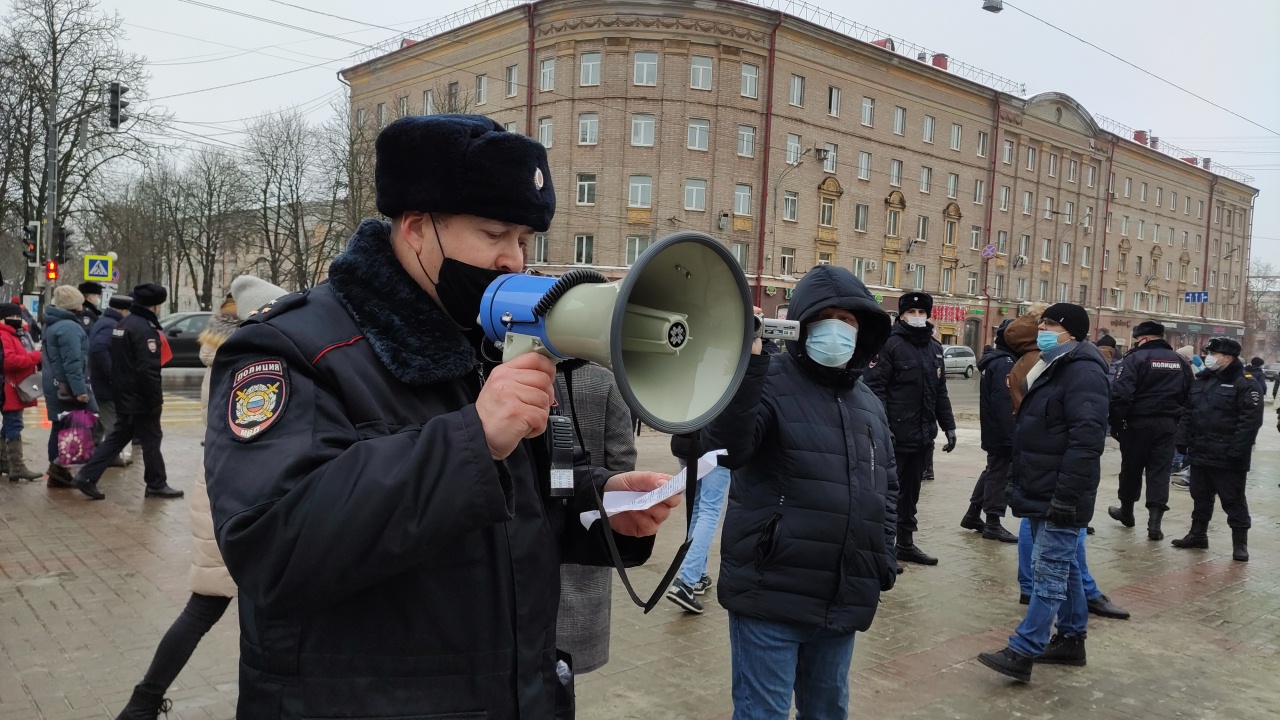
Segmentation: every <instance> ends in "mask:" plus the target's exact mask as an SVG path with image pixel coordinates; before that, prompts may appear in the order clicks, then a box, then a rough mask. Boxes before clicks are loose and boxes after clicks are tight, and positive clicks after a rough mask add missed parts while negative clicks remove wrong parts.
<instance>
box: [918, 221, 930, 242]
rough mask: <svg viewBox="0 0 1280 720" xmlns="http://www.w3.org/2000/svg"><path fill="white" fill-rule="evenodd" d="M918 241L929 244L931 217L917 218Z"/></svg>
mask: <svg viewBox="0 0 1280 720" xmlns="http://www.w3.org/2000/svg"><path fill="white" fill-rule="evenodd" d="M916 239H917V240H919V241H920V242H929V216H928V215H917V216H916Z"/></svg>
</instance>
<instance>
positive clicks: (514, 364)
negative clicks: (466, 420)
mask: <svg viewBox="0 0 1280 720" xmlns="http://www.w3.org/2000/svg"><path fill="white" fill-rule="evenodd" d="M555 379H556V365H555V363H553V362H551V360H550V359H548V358H546V357H543V356H542V355H539V354H537V353H525V354H524V355H520V356H519V357H516V358H515V359H513V360H511V361H510V362H507V363H503V364H502V365H499V366H498V367H497V368H495V369H494V371H493V372H492V373H491V374H490V375H489V379H488V380H487V381H485V384H484V387H483V388H482V389H481V390H480V396H479V397H478V398H476V413H477V414H479V415H480V424H481V425H483V426H484V437H485V440H486V441H488V443H489V453H490V454H491V455H493V459H494V460H503V459H506V457H507V456H508V455H510V454H511V451H512V450H515V448H516V446H517V445H519V444H520V441H521V440H524V439H525V438H531V437H536V436H538V435H541V434H542V433H543V431H545V430H546V429H547V413H548V412H549V411H550V409H551V401H552V398H554V397H555Z"/></svg>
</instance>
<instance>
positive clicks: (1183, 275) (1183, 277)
mask: <svg viewBox="0 0 1280 720" xmlns="http://www.w3.org/2000/svg"><path fill="white" fill-rule="evenodd" d="M1186 281H1187V265H1186V263H1183V264H1182V265H1181V266H1180V267H1179V270H1178V282H1186Z"/></svg>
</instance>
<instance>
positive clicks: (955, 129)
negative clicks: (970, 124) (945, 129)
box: [951, 123, 964, 150]
mask: <svg viewBox="0 0 1280 720" xmlns="http://www.w3.org/2000/svg"><path fill="white" fill-rule="evenodd" d="M963 133H964V128H963V127H961V126H960V124H959V123H951V149H952V150H959V149H960V137H961V135H962V134H963Z"/></svg>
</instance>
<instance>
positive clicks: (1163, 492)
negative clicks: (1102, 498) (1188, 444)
mask: <svg viewBox="0 0 1280 720" xmlns="http://www.w3.org/2000/svg"><path fill="white" fill-rule="evenodd" d="M1177 430H1178V424H1177V422H1175V421H1174V419H1173V418H1169V417H1142V418H1134V419H1132V420H1129V421H1128V427H1126V428H1125V429H1124V430H1121V431H1120V491H1119V493H1118V496H1119V498H1120V501H1121V502H1129V503H1136V502H1138V499H1139V498H1141V497H1142V473H1143V472H1144V471H1145V472H1146V474H1147V507H1148V508H1151V509H1153V510H1165V511H1167V510H1168V509H1169V473H1170V472H1172V471H1173V453H1174V442H1173V438H1174V434H1175V433H1176V432H1177Z"/></svg>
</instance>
